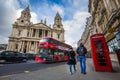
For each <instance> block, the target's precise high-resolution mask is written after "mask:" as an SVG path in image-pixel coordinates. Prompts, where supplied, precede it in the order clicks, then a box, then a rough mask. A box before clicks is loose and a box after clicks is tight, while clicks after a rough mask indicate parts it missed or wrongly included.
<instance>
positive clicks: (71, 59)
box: [67, 48, 76, 75]
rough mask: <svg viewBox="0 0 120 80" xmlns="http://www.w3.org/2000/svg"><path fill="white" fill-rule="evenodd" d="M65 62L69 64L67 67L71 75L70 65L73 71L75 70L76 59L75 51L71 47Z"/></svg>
mask: <svg viewBox="0 0 120 80" xmlns="http://www.w3.org/2000/svg"><path fill="white" fill-rule="evenodd" d="M67 64H68V65H69V69H70V73H71V75H72V74H73V73H72V66H73V67H74V71H76V66H75V65H76V59H75V52H74V51H73V49H72V48H71V50H70V52H69V59H68V62H67Z"/></svg>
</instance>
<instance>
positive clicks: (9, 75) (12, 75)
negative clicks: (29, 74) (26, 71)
mask: <svg viewBox="0 0 120 80" xmlns="http://www.w3.org/2000/svg"><path fill="white" fill-rule="evenodd" d="M10 76H13V74H12V75H5V76H0V78H7V77H10Z"/></svg>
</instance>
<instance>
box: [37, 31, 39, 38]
mask: <svg viewBox="0 0 120 80" xmlns="http://www.w3.org/2000/svg"><path fill="white" fill-rule="evenodd" d="M38 37H39V29H37V38H38Z"/></svg>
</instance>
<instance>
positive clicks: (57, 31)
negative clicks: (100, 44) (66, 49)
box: [53, 12, 64, 42]
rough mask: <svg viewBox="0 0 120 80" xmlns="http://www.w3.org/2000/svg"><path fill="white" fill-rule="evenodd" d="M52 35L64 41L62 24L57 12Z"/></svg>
mask: <svg viewBox="0 0 120 80" xmlns="http://www.w3.org/2000/svg"><path fill="white" fill-rule="evenodd" d="M53 37H54V38H56V39H58V40H60V41H63V42H64V28H63V25H62V18H61V16H60V15H59V13H58V12H57V14H56V16H55V18H54V24H53Z"/></svg>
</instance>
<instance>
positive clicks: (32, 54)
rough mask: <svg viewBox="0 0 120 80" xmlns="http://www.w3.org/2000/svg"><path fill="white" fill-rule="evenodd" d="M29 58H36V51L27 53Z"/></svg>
mask: <svg viewBox="0 0 120 80" xmlns="http://www.w3.org/2000/svg"><path fill="white" fill-rule="evenodd" d="M25 54H26V55H27V58H28V59H29V60H35V57H36V54H34V53H25Z"/></svg>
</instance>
